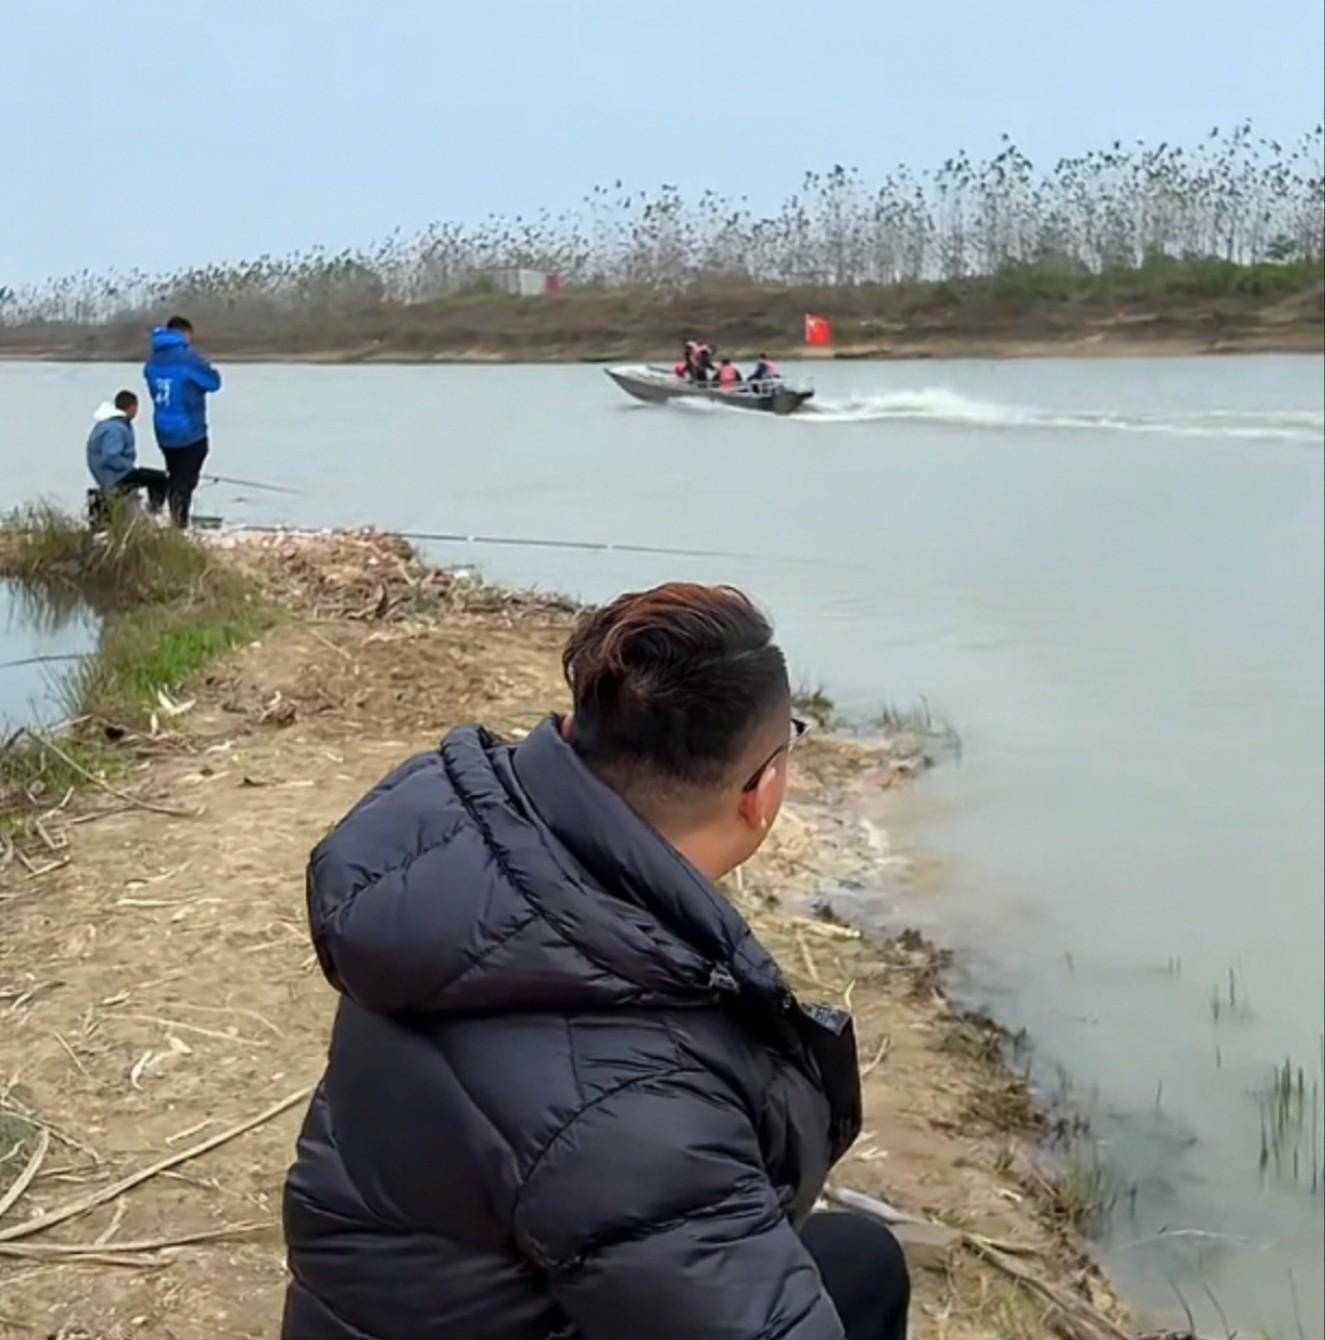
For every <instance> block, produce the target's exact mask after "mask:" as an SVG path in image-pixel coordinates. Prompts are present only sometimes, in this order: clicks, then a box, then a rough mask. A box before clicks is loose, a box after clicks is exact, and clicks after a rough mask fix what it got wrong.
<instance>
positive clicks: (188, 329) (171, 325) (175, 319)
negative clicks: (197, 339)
mask: <svg viewBox="0 0 1325 1340" xmlns="http://www.w3.org/2000/svg"><path fill="white" fill-rule="evenodd" d="M166 329H167V330H182V331H184V332H185V334H188V335H192V334H193V322H192V321H190V320H189V318H188V317H187V316H172V317H171V318H170V320H169V321H167V322H166Z"/></svg>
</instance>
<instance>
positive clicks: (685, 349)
mask: <svg viewBox="0 0 1325 1340" xmlns="http://www.w3.org/2000/svg"><path fill="white" fill-rule="evenodd" d="M695 348H696V345H695V342H694V340H687V341H686V342H685V344H684V345H683V346H682V348H681V357H680V358H679V359H678V360H677V363H676V366H675V367H673V368H672V371H673V372H674V373H676V375H677V376H678V377H683V378H689V377H690V376H691V373H692V369H693V367H694V362H695Z"/></svg>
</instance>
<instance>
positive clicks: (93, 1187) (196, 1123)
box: [0, 539, 1125, 1340]
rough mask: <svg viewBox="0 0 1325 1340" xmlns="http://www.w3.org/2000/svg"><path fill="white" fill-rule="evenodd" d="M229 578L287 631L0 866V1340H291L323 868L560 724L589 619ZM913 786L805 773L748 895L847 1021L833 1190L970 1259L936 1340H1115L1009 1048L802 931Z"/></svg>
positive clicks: (241, 660)
mask: <svg viewBox="0 0 1325 1340" xmlns="http://www.w3.org/2000/svg"><path fill="white" fill-rule="evenodd" d="M356 545H358V547H356ZM231 557H232V560H233V561H238V562H242V563H244V564H246V565H248V566H249V567H250V569H251V570H252V571H255V572H257V573H259V574H261V575H262V577H263V580H264V581H265V582H266V584H267V585H268V587H269V588H270V589H271V590H272V591H273V593H274V594H275V596H276V597H277V598H278V599H280V600H281V601H282V603H283V604H285V605H286V607H287V610H288V611H289V617H288V618H286V619H285V620H284V621H283V622H281V623H280V624H279V625H278V626H277V627H276V628H275V629H274V630H273V631H271V632H270V633H269V634H268V635H266V636H265V637H264V638H263V639H262V641H261V643H260V644H255V645H252V646H250V647H247V648H245V649H243V650H241V651H239V652H238V653H236V654H235V655H233V656H232V657H231V658H230V659H229V660H228V661H227V662H226V663H224V664H223V665H222V666H221V667H219V668H218V669H217V670H216V671H215V672H214V673H212V674H211V675H210V676H209V677H207V679H206V680H205V682H203V683H200V684H196V685H193V686H190V687H189V689H188V692H187V694H186V695H185V696H186V697H187V698H188V699H191V700H192V701H193V706H192V707H191V708H190V709H189V710H188V711H186V712H184V713H183V714H181V715H180V716H178V717H175V718H173V719H171V720H168V721H164V722H159V723H158V731H157V733H156V734H154V735H144V736H137V737H134V736H131V737H130V738H129V739H127V740H126V741H124V742H123V745H122V747H124V748H126V749H130V750H132V751H134V753H135V755H136V756H137V758H138V761H137V763H136V766H135V768H134V770H133V771H131V772H130V773H129V774H128V775H127V776H126V777H122V778H118V779H116V781H115V782H114V783H113V786H114V788H115V791H116V793H117V794H111V793H110V792H108V791H106V790H103V789H101V788H97V787H89V788H87V789H85V790H83V791H81V792H79V793H78V794H77V795H75V796H74V797H73V798H72V799H69V800H68V801H67V803H65V804H64V805H63V806H61V805H59V803H58V801H59V800H60V799H61V798H57V797H51V798H49V799H50V804H49V806H48V807H47V808H46V809H45V811H44V816H43V817H42V818H41V821H40V826H39V827H38V826H34V825H35V820H34V823H33V824H30V825H29V828H28V832H27V834H26V837H25V839H24V841H22V842H20V850H21V851H24V852H25V854H26V857H27V863H26V865H24V864H23V863H21V862H20V861H18V860H10V861H9V862H8V863H4V862H3V861H2V860H0V924H3V927H4V933H3V939H2V940H0V1207H2V1208H0V1336H3V1337H15V1338H17V1337H22V1338H23V1340H34V1338H36V1337H45V1338H49V1337H59V1340H128V1337H162V1338H163V1340H226V1338H230V1337H234V1338H235V1340H238V1338H239V1337H271V1336H274V1335H275V1334H276V1333H277V1327H278V1319H279V1315H280V1308H281V1300H282V1291H283V1287H284V1265H283V1253H282V1244H281V1235H280V1228H279V1208H280V1191H281V1183H282V1179H283V1176H284V1173H285V1170H286V1168H287V1166H288V1164H289V1161H290V1158H291V1154H292V1149H293V1143H294V1137H295V1134H296V1131H297V1129H298V1125H299V1122H300V1120H301V1117H302V1112H303V1107H304V1093H305V1091H306V1089H307V1087H308V1086H309V1085H311V1084H313V1083H314V1082H315V1081H316V1079H317V1078H318V1075H319V1072H320V1069H321V1065H322V1060H323V1053H324V1047H325V1043H326V1039H327V1034H328V1029H329V1025H330V1022H331V1018H332V1012H333V1008H334V1003H335V1002H334V996H333V993H332V992H331V990H330V989H329V988H328V987H327V985H326V984H325V982H324V981H323V979H322V977H321V975H320V973H319V972H318V970H317V967H316V964H315V961H314V957H313V953H312V950H311V947H310V945H309V941H308V937H307V934H306V929H305V921H304V866H305V862H306V859H307V856H308V852H309V849H310V847H311V846H312V845H313V843H314V842H316V841H317V840H318V838H320V837H321V835H322V834H323V833H324V832H325V831H326V830H327V828H328V827H329V826H330V825H331V824H332V823H333V822H334V821H335V820H336V819H337V818H339V816H340V815H341V814H343V813H344V811H345V810H346V809H347V808H348V807H349V806H350V805H351V804H353V803H354V802H355V801H356V800H357V799H358V798H359V796H360V795H361V794H362V793H363V792H364V790H365V789H366V788H367V787H368V786H370V785H371V784H372V783H373V782H374V781H375V780H376V779H377V778H378V777H379V776H381V775H382V774H383V773H384V772H386V771H387V770H388V769H389V768H391V767H392V766H394V765H395V764H396V763H397V762H398V761H399V760H401V759H402V758H404V757H406V756H407V755H409V754H410V753H412V752H415V751H418V750H422V749H426V748H429V747H432V746H434V745H435V744H436V742H437V740H438V738H439V737H440V736H441V735H442V734H443V733H444V732H445V731H446V730H447V729H448V728H449V727H451V726H453V725H456V724H458V723H461V722H468V721H473V720H481V721H484V722H486V723H488V724H490V725H491V726H493V727H495V728H497V729H499V730H502V731H505V732H508V733H513V734H515V733H518V732H520V731H522V730H526V729H528V728H529V727H530V726H531V725H532V724H533V723H535V722H536V721H537V720H538V719H539V718H540V717H541V716H542V715H543V714H544V713H545V712H547V711H548V710H550V709H553V708H556V707H557V706H559V705H560V704H561V702H562V699H563V693H564V690H563V686H562V684H561V682H560V678H559V665H558V654H559V651H560V648H561V645H562V642H563V641H564V638H565V633H566V629H567V626H568V623H569V619H570V617H571V616H570V613H569V611H567V610H566V609H565V608H564V607H563V606H559V605H558V604H556V603H555V602H542V601H528V602H522V601H508V600H504V599H501V598H497V597H495V596H493V595H492V594H491V593H487V592H483V591H480V590H478V589H477V588H473V587H470V586H466V585H465V584H463V583H456V582H454V581H452V579H450V578H449V577H445V576H438V575H429V574H427V573H425V572H424V571H423V570H422V569H420V568H419V567H418V566H417V564H414V563H413V562H412V560H410V559H409V558H408V557H407V555H406V554H405V551H404V550H403V549H400V548H394V547H391V546H387V547H386V548H385V549H384V548H383V547H382V546H381V545H380V544H377V543H376V542H374V543H373V544H369V543H368V542H364V543H363V544H359V543H358V542H357V541H341V540H328V541H321V542H316V543H309V542H297V541H293V540H289V541H287V540H280V539H277V540H274V541H273V540H270V539H268V540H266V541H264V542H262V543H257V542H254V543H253V544H250V545H246V546H242V547H240V548H238V549H236V550H234V551H232V556H231ZM909 767H910V760H908V759H906V758H897V757H894V756H892V755H890V754H889V752H888V751H887V750H886V749H884V748H882V747H880V746H877V745H876V746H868V747H867V746H863V745H858V744H851V743H838V742H835V741H832V740H824V741H820V742H819V743H818V744H817V745H813V746H811V747H808V748H807V749H806V750H805V751H804V752H803V753H799V754H798V755H797V769H798V773H797V779H796V786H795V790H794V793H793V795H792V797H791V801H790V804H789V807H788V813H787V816H786V821H785V823H783V824H782V825H781V826H780V829H779V831H778V833H777V835H776V836H775V839H774V841H773V842H772V843H771V844H770V848H769V850H768V851H767V853H766V854H764V855H761V857H760V858H759V859H758V860H757V861H756V862H755V863H754V864H753V865H752V866H751V867H749V868H748V869H747V871H746V872H745V874H744V876H743V877H742V879H741V881H740V886H739V887H734V888H733V889H732V895H733V896H734V897H736V898H737V899H738V900H739V901H740V902H741V904H742V906H743V908H744V910H746V911H747V913H748V914H749V915H750V916H751V918H752V920H754V921H755V923H756V925H757V927H758V929H759V931H760V934H761V936H762V937H763V938H764V939H765V941H766V942H767V943H768V944H769V946H770V947H771V948H772V949H773V950H774V952H775V953H776V954H777V955H778V957H779V959H780V960H781V961H782V962H783V964H784V966H785V967H786V968H787V970H788V972H789V975H790V976H791V977H792V979H793V981H794V983H795V984H796V986H797V987H798V989H800V990H801V991H802V992H803V993H804V994H805V995H807V996H808V997H811V998H814V997H817V998H821V999H830V1000H835V1001H836V1002H838V1003H841V1002H842V1001H844V1000H845V1001H847V1002H848V1003H849V1004H850V1006H851V1008H852V1009H853V1011H854V1012H855V1014H856V1017H857V1026H858V1030H859V1035H860V1044H861V1056H862V1065H863V1069H864V1071H865V1088H866V1120H865V1126H866V1130H865V1133H864V1134H863V1135H862V1137H861V1139H860V1140H859V1142H858V1143H857V1145H856V1147H855V1149H854V1150H853V1151H852V1152H851V1153H850V1154H849V1155H848V1157H847V1158H846V1160H845V1161H844V1162H843V1163H842V1164H841V1165H840V1166H839V1168H838V1169H837V1171H836V1173H835V1176H834V1185H835V1186H836V1187H838V1188H847V1189H854V1190H857V1191H861V1192H865V1193H869V1194H871V1195H874V1196H876V1197H883V1198H886V1200H887V1201H888V1202H890V1203H891V1204H892V1205H894V1206H898V1207H901V1208H902V1209H904V1210H905V1211H907V1212H909V1213H911V1214H913V1215H915V1216H917V1217H921V1218H925V1219H932V1220H938V1221H942V1222H943V1223H945V1224H947V1225H949V1226H951V1227H952V1228H953V1229H955V1230H957V1232H956V1233H946V1234H944V1233H939V1232H938V1231H937V1230H932V1229H912V1230H909V1232H910V1233H911V1236H912V1238H913V1246H912V1251H913V1253H914V1262H915V1266H916V1276H917V1284H918V1290H917V1304H916V1309H915V1312H914V1314H913V1315H914V1323H913V1332H914V1334H916V1335H918V1336H920V1337H922V1340H923V1338H924V1337H936V1338H937V1337H951V1338H952V1340H966V1337H972V1338H973V1337H988V1336H994V1335H997V1336H1001V1337H1006V1338H1007V1340H1014V1338H1015V1337H1032V1336H1041V1335H1050V1334H1060V1333H1063V1330H1062V1328H1063V1327H1065V1326H1066V1327H1067V1328H1068V1329H1067V1332H1066V1333H1068V1334H1071V1335H1075V1336H1082V1337H1091V1338H1092V1340H1098V1338H1099V1337H1107V1336H1115V1337H1116V1336H1122V1335H1124V1334H1125V1332H1124V1331H1122V1330H1115V1329H1112V1327H1111V1324H1110V1323H1106V1322H1104V1321H1103V1320H1102V1319H1101V1320H1098V1321H1096V1320H1095V1319H1094V1318H1092V1317H1087V1318H1086V1319H1085V1320H1082V1319H1081V1318H1080V1317H1076V1318H1075V1319H1073V1318H1071V1317H1070V1316H1069V1314H1070V1313H1072V1311H1073V1308H1074V1307H1076V1306H1078V1303H1077V1301H1075V1300H1085V1299H1089V1298H1092V1297H1093V1298H1094V1299H1095V1301H1096V1302H1097V1303H1099V1304H1100V1305H1101V1306H1102V1307H1104V1308H1105V1309H1106V1310H1108V1311H1109V1312H1110V1313H1111V1315H1114V1316H1118V1315H1119V1314H1118V1313H1117V1311H1116V1307H1115V1304H1114V1303H1113V1301H1112V1299H1111V1297H1110V1296H1109V1294H1108V1292H1107V1289H1106V1288H1105V1287H1104V1286H1103V1284H1102V1282H1101V1281H1099V1279H1098V1278H1097V1276H1096V1275H1095V1274H1094V1272H1093V1271H1091V1270H1090V1269H1089V1268H1088V1267H1087V1266H1086V1265H1085V1264H1084V1262H1083V1261H1082V1259H1081V1257H1080V1256H1079V1255H1078V1253H1077V1251H1076V1249H1075V1247H1074V1246H1073V1244H1072V1242H1071V1240H1070V1239H1069V1238H1068V1237H1067V1236H1065V1235H1064V1234H1063V1233H1062V1232H1061V1231H1060V1229H1059V1227H1058V1226H1057V1224H1056V1222H1055V1220H1054V1217H1053V1215H1052V1214H1051V1213H1050V1212H1049V1211H1048V1209H1047V1203H1048V1199H1049V1198H1048V1196H1047V1194H1046V1189H1045V1186H1044V1184H1043V1182H1042V1181H1041V1179H1040V1178H1039V1176H1038V1175H1037V1174H1035V1173H1034V1172H1033V1171H1031V1170H1030V1169H1031V1164H1030V1162H1029V1161H1028V1159H1027V1156H1026V1153H1025V1144H1024V1141H1025V1139H1026V1137H1028V1136H1030V1135H1033V1134H1034V1123H1033V1121H1032V1120H1031V1118H1030V1114H1029V1110H1028V1108H1027V1105H1026V1100H1025V1095H1024V1092H1023V1091H1022V1089H1021V1087H1020V1085H1019V1084H1018V1083H1017V1082H1016V1081H1015V1080H1014V1079H1012V1078H1010V1077H1009V1076H1008V1074H1007V1073H1006V1072H1005V1071H1004V1070H1003V1068H1002V1065H1001V1062H1000V1060H999V1055H1000V1048H999V1045H998V1038H997V1036H996V1035H994V1034H993V1033H991V1032H990V1030H988V1029H987V1028H984V1027H982V1026H980V1025H978V1024H973V1023H969V1022H963V1021H961V1020H959V1019H957V1018H956V1017H955V1016H954V1015H953V1013H952V1011H951V1010H950V1008H949V1006H948V1004H947V1003H946V1001H945V999H944V997H943V995H942V992H941V986H940V981H939V968H940V967H941V956H940V955H938V954H937V953H936V952H935V951H934V950H932V949H931V948H930V947H928V946H926V945H924V944H923V943H921V942H919V941H918V940H917V939H914V938H908V937H904V938H903V940H901V941H899V942H895V943H888V944H885V943H879V942H869V941H865V940H862V939H860V938H859V937H858V936H856V935H855V934H854V932H851V931H849V930H843V929H841V928H839V927H836V926H834V925H829V924H826V923H824V922H823V921H820V920H817V919H816V918H815V917H814V916H813V915H811V909H812V907H813V905H814V899H815V897H816V896H817V895H818V894H820V893H822V892H823V891H825V890H831V889H832V888H833V887H834V886H835V885H837V884H839V883H840V882H841V881H842V880H844V879H847V878H858V877H864V876H867V872H868V868H869V860H870V856H871V848H870V839H869V834H868V833H867V832H866V831H865V829H864V827H863V826H862V825H860V824H859V823H857V821H856V820H855V819H854V818H853V817H852V810H851V805H850V799H851V795H852V793H853V791H858V790H860V789H863V788H871V789H875V790H877V789H878V788H880V787H890V786H894V785H899V784H906V776H905V774H906V772H907V771H908V769H909ZM919 784H922V785H923V782H921V783H919ZM149 807H155V808H149ZM161 810H171V811H175V813H163V812H160V811H161ZM33 870H35V871H36V873H35V874H34V873H32V871H33ZM798 917H802V918H804V919H803V920H797V919H796V918H798ZM286 1100H289V1104H288V1106H286V1107H285V1108H284V1109H283V1110H280V1111H277V1112H274V1113H273V1112H272V1111H271V1109H273V1108H274V1107H276V1106H277V1105H279V1104H281V1103H283V1102H285V1101H286ZM258 1117H262V1118H263V1119H262V1120H261V1121H259V1122H258V1123H257V1124H255V1125H254V1126H253V1127H252V1129H250V1130H248V1131H246V1132H245V1133H243V1134H239V1135H236V1136H234V1138H229V1139H226V1140H225V1141H224V1142H223V1143H220V1144H218V1145H217V1146H216V1147H215V1148H213V1149H211V1150H208V1151H201V1152H198V1153H197V1154H195V1155H193V1156H190V1157H181V1156H184V1155H186V1154H188V1152H189V1151H190V1150H191V1149H192V1148H194V1147H195V1146H197V1145H199V1144H200V1143H203V1142H206V1141H208V1140H209V1139H212V1138H214V1137H218V1136H221V1135H225V1134H227V1133H228V1132H229V1131H230V1130H231V1129H232V1128H233V1127H235V1126H237V1125H240V1124H242V1123H245V1122H248V1121H251V1120H253V1119H255V1118H258ZM172 1157H173V1158H175V1159H176V1160H177V1161H176V1162H174V1164H173V1166H169V1167H163V1168H161V1169H160V1170H159V1171H158V1172H156V1173H155V1174H154V1175H152V1176H149V1177H146V1178H145V1179H144V1180H142V1181H140V1182H139V1183H138V1184H137V1185H134V1186H128V1185H123V1183H125V1182H126V1181H127V1180H130V1179H131V1176H132V1175H133V1174H136V1173H140V1172H142V1171H143V1170H147V1169H149V1168H151V1167H152V1166H153V1165H158V1164H160V1163H161V1162H162V1161H165V1160H168V1159H171V1158H172ZM6 1189H8V1190H6ZM91 1200H96V1201H97V1203H95V1204H90V1203H89V1202H90V1201H91ZM11 1202H12V1203H11ZM70 1207H72V1208H73V1209H74V1210H75V1211H77V1212H75V1213H72V1214H69V1216H68V1218H67V1219H65V1220H64V1221H63V1222H59V1223H54V1224H51V1225H50V1226H49V1227H45V1226H43V1225H44V1221H40V1222H38V1221H39V1220H40V1216H43V1215H52V1214H56V1213H57V1212H61V1211H67V1210H69V1209H70ZM190 1239H195V1240H193V1241H190ZM1009 1263H1010V1265H1009ZM1018 1271H1020V1272H1023V1273H1025V1272H1029V1273H1030V1274H1032V1275H1033V1276H1035V1277H1036V1278H1037V1279H1040V1280H1042V1281H1044V1282H1045V1283H1044V1285H1038V1284H1031V1285H1029V1286H1028V1285H1027V1284H1026V1283H1025V1281H1022V1282H1020V1283H1018V1282H1017V1281H1016V1280H1015V1279H1014V1275H1015V1274H1016V1273H1017V1272H1018ZM1054 1290H1058V1291H1059V1297H1058V1301H1057V1302H1054V1301H1053V1300H1052V1298H1051V1297H1050V1296H1049V1295H1051V1294H1052V1293H1053V1291H1054ZM1064 1299H1066V1302H1065V1301H1064ZM1096 1325H1097V1326H1098V1327H1099V1329H1090V1327H1091V1326H1096ZM1074 1326H1075V1327H1076V1329H1072V1327H1074ZM623 1340H628V1337H627V1336H624V1335H623Z"/></svg>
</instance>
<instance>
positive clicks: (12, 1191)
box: [0, 1126, 51, 1219]
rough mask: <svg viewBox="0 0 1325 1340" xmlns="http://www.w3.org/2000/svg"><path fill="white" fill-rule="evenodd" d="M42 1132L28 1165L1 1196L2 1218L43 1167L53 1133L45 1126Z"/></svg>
mask: <svg viewBox="0 0 1325 1340" xmlns="http://www.w3.org/2000/svg"><path fill="white" fill-rule="evenodd" d="M40 1132H41V1133H40V1134H39V1135H38V1136H37V1143H36V1145H35V1147H34V1148H33V1150H32V1156H31V1157H30V1158H29V1159H28V1162H27V1166H26V1167H25V1168H24V1169H23V1171H22V1172H21V1173H19V1175H18V1176H17V1177H16V1178H14V1180H13V1181H12V1182H11V1183H10V1184H9V1190H8V1191H6V1192H5V1194H4V1195H3V1196H0V1219H3V1218H4V1217H5V1215H6V1214H7V1213H8V1211H9V1209H10V1207H11V1206H13V1205H17V1204H18V1198H19V1197H20V1196H21V1195H22V1194H23V1193H24V1192H25V1191H26V1190H27V1189H28V1187H29V1186H30V1185H31V1184H32V1179H33V1178H34V1177H36V1175H37V1173H38V1172H39V1171H40V1169H41V1165H42V1161H43V1160H44V1159H45V1157H46V1151H47V1150H48V1149H49V1148H50V1147H51V1133H50V1131H48V1130H47V1129H46V1128H45V1127H44V1126H43V1127H41V1128H40Z"/></svg>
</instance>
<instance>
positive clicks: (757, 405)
mask: <svg viewBox="0 0 1325 1340" xmlns="http://www.w3.org/2000/svg"><path fill="white" fill-rule="evenodd" d="M603 370H604V371H605V372H606V373H607V375H608V376H609V377H611V379H612V380H613V381H614V382H616V384H617V385H618V386H619V387H620V388H621V389H622V390H623V391H624V392H625V393H626V394H627V395H632V396H634V397H635V399H636V400H643V401H646V402H648V403H649V404H651V405H660V404H662V403H663V402H664V401H667V400H707V401H711V402H712V403H714V404H717V405H727V406H729V407H731V408H732V409H757V410H763V412H764V413H765V414H795V412H796V411H797V410H798V409H800V407H801V406H802V405H804V404H805V402H806V401H807V400H809V399H810V398H811V397H812V396H813V395H814V388H813V387H810V386H796V385H793V384H792V383H790V382H786V381H783V380H782V378H781V377H773V378H770V379H769V380H768V381H761V382H739V383H738V384H737V385H735V386H718V385H717V384H716V383H714V382H692V381H690V380H689V379H688V378H685V377H678V376H677V375H676V373H675V371H674V370H673V369H671V368H660V367H655V366H652V365H650V364H642V365H639V366H622V367H614V368H604V369H603Z"/></svg>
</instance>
